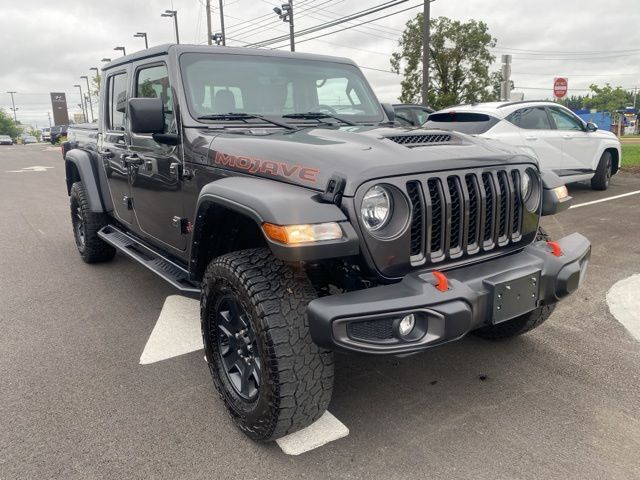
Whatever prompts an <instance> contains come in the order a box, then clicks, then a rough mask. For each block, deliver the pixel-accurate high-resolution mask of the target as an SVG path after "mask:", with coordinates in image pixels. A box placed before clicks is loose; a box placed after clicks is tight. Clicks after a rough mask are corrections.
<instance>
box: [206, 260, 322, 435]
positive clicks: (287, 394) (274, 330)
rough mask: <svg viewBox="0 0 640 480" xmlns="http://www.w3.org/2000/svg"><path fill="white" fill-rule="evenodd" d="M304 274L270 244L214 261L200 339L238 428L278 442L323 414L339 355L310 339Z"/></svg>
mask: <svg viewBox="0 0 640 480" xmlns="http://www.w3.org/2000/svg"><path fill="white" fill-rule="evenodd" d="M315 297H316V294H315V289H314V288H313V286H312V285H311V283H310V282H309V280H308V278H307V277H306V275H305V274H304V273H303V272H301V271H295V270H293V269H292V268H290V267H289V266H288V265H286V264H284V263H283V262H281V261H280V260H277V259H276V258H274V257H273V256H272V255H271V252H270V251H269V250H268V249H252V250H242V251H239V252H234V253H230V254H227V255H223V256H221V257H218V258H216V259H214V260H213V261H212V262H211V263H210V264H209V266H208V267H207V271H206V273H205V276H204V279H203V289H202V299H201V304H200V305H201V314H200V318H201V323H202V336H203V342H204V346H205V352H206V356H207V362H208V364H209V369H210V371H211V376H212V377H213V382H214V384H215V386H216V388H217V390H218V392H219V394H220V397H221V398H222V400H223V402H224V404H225V406H226V408H227V410H228V412H229V414H230V415H231V417H232V418H233V420H234V421H235V423H236V424H237V425H238V427H239V428H240V429H241V430H242V431H243V432H244V433H245V434H247V435H248V436H249V437H251V438H253V439H254V440H274V439H276V438H279V437H282V436H284V435H286V434H288V433H291V432H294V431H296V430H300V429H301V428H304V427H306V426H308V425H309V424H311V423H312V422H314V421H315V420H317V419H318V418H320V416H321V415H322V414H323V413H324V411H325V410H326V409H327V407H328V405H329V401H330V400H331V391H332V388H333V354H332V352H331V351H329V350H325V349H321V348H319V347H318V346H317V345H316V344H314V343H313V341H312V340H311V335H310V333H309V325H308V320H307V316H306V308H307V304H308V303H309V302H310V301H311V300H313V299H314V298H315Z"/></svg>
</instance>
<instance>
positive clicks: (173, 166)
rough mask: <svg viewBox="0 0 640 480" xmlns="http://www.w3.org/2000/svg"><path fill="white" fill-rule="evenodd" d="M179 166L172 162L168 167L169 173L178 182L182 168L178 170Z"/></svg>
mask: <svg viewBox="0 0 640 480" xmlns="http://www.w3.org/2000/svg"><path fill="white" fill-rule="evenodd" d="M180 167H181V165H180V164H179V163H178V162H173V163H172V164H171V165H169V173H170V174H171V175H172V176H174V177H176V178H177V179H178V180H180V178H181V174H182V168H180Z"/></svg>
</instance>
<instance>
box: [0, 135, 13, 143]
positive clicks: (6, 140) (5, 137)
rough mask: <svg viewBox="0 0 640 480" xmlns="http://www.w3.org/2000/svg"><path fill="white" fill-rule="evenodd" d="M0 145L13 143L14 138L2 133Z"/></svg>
mask: <svg viewBox="0 0 640 480" xmlns="http://www.w3.org/2000/svg"><path fill="white" fill-rule="evenodd" d="M0 145H13V139H12V138H11V137H10V136H9V135H0Z"/></svg>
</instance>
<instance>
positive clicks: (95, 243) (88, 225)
mask: <svg viewBox="0 0 640 480" xmlns="http://www.w3.org/2000/svg"><path fill="white" fill-rule="evenodd" d="M70 206H71V224H72V225H73V236H74V238H75V241H76V246H77V247H78V252H79V253H80V256H81V257H82V260H84V261H85V262H87V263H98V262H108V261H109V260H112V259H113V257H114V256H115V254H116V249H115V248H113V247H112V246H111V245H109V244H108V243H107V242H105V241H104V240H102V239H101V238H100V237H98V231H100V229H101V228H102V227H104V226H105V225H107V224H108V223H109V217H107V215H105V214H104V213H95V212H92V211H91V209H90V208H89V203H88V201H87V195H86V192H85V191H84V186H83V185H82V182H75V183H74V184H73V185H72V186H71V195H70Z"/></svg>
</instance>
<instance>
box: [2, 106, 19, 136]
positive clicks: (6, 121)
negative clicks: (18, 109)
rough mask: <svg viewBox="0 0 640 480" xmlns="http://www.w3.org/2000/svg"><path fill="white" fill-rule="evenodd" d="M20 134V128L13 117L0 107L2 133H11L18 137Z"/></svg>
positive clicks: (10, 134)
mask: <svg viewBox="0 0 640 480" xmlns="http://www.w3.org/2000/svg"><path fill="white" fill-rule="evenodd" d="M19 134H20V130H19V128H18V126H17V125H16V123H15V122H14V121H13V118H11V116H10V115H9V114H8V113H7V112H6V111H5V110H4V109H2V108H0V135H9V136H10V137H11V138H16V137H17V136H18V135H19Z"/></svg>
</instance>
